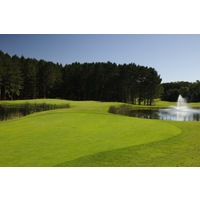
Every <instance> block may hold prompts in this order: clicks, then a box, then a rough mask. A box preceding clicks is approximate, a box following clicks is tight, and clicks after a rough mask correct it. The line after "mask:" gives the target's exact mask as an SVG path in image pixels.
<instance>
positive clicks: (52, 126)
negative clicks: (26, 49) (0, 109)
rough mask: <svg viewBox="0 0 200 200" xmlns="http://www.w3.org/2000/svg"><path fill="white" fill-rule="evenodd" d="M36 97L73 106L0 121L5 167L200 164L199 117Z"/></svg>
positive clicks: (0, 146)
mask: <svg viewBox="0 0 200 200" xmlns="http://www.w3.org/2000/svg"><path fill="white" fill-rule="evenodd" d="M30 101H31V100H30ZM35 101H37V102H40V103H43V102H44V101H45V103H49V102H52V103H53V104H55V102H57V104H59V103H61V104H62V103H63V104H66V103H69V104H70V108H68V109H59V110H52V111H45V112H41V113H34V114H31V115H28V116H26V117H22V118H19V119H15V120H9V121H6V122H0V166H200V133H199V130H200V123H199V122H173V121H161V120H160V121H159V120H147V119H139V118H132V117H126V116H121V115H113V114H110V113H108V112H107V111H108V108H109V106H111V105H120V104H121V103H103V102H95V101H82V102H81V101H80V102H76V101H65V100H50V99H47V100H32V101H31V102H35ZM3 103H6V104H9V103H10V104H13V102H3ZM14 103H16V104H18V103H22V101H14ZM158 104H159V105H158ZM157 105H158V106H161V107H163V106H168V105H169V103H168V102H157ZM170 105H171V104H170ZM198 105H199V104H195V107H196V106H198Z"/></svg>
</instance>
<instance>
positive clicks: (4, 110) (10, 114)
mask: <svg viewBox="0 0 200 200" xmlns="http://www.w3.org/2000/svg"><path fill="white" fill-rule="evenodd" d="M61 108H70V105H69V104H68V103H66V104H62V105H56V104H48V103H29V102H25V103H23V104H15V105H6V104H0V121H7V120H11V119H17V118H20V117H23V116H26V115H29V114H33V113H36V112H42V111H47V110H54V109H61Z"/></svg>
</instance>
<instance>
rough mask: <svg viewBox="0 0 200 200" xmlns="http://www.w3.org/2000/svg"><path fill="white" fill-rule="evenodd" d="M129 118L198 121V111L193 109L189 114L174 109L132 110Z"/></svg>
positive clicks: (199, 117) (199, 111) (199, 118)
mask: <svg viewBox="0 0 200 200" xmlns="http://www.w3.org/2000/svg"><path fill="white" fill-rule="evenodd" d="M129 116H132V117H139V118H147V119H160V120H175V121H200V110H198V109H195V110H191V111H190V112H188V111H180V110H175V109H157V110H155V109H153V110H132V111H130V113H129Z"/></svg>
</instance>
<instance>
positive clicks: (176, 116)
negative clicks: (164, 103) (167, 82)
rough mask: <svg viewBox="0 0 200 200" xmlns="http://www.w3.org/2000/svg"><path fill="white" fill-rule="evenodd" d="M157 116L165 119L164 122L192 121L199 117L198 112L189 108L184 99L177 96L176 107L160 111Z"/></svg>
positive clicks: (199, 112)
mask: <svg viewBox="0 0 200 200" xmlns="http://www.w3.org/2000/svg"><path fill="white" fill-rule="evenodd" d="M159 114H160V116H161V117H165V119H166V120H168V119H169V120H176V121H194V120H196V118H197V117H199V114H200V110H199V109H194V108H191V107H189V106H188V105H187V101H186V99H185V98H183V97H182V96H181V95H179V96H178V99H177V104H176V106H170V107H169V108H168V109H161V110H160V113H159Z"/></svg>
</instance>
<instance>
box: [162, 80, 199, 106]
mask: <svg viewBox="0 0 200 200" xmlns="http://www.w3.org/2000/svg"><path fill="white" fill-rule="evenodd" d="M162 87H163V90H164V92H163V94H162V97H161V99H162V100H165V101H177V98H178V95H179V94H181V95H182V96H183V97H185V98H186V99H187V101H188V102H199V101H200V81H198V80H197V81H196V82H193V83H191V82H183V81H181V82H171V83H163V84H162Z"/></svg>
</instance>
